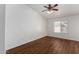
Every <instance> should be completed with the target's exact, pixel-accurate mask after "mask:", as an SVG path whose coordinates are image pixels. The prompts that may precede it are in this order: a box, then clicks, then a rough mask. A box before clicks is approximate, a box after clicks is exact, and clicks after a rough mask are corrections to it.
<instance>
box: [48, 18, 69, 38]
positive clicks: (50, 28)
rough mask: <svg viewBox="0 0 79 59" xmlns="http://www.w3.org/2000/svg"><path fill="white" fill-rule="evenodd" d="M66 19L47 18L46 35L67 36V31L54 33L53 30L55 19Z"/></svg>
mask: <svg viewBox="0 0 79 59" xmlns="http://www.w3.org/2000/svg"><path fill="white" fill-rule="evenodd" d="M67 19H68V18H67V17H63V18H55V19H48V26H47V27H48V28H47V33H48V36H53V37H60V38H68V33H55V32H54V22H55V21H66V20H67ZM67 21H68V20H67Z"/></svg>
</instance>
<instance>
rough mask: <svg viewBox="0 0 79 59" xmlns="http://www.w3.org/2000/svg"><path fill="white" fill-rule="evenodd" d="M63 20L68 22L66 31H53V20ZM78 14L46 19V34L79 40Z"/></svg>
mask: <svg viewBox="0 0 79 59" xmlns="http://www.w3.org/2000/svg"><path fill="white" fill-rule="evenodd" d="M57 20H60V21H62V20H63V21H65V20H67V22H68V33H66V34H65V33H63V34H62V33H60V34H58V33H54V24H53V22H54V21H57ZM78 25H79V15H75V16H69V17H62V18H56V19H48V31H47V33H48V36H54V37H60V38H66V39H71V40H78V41H79V27H78Z"/></svg>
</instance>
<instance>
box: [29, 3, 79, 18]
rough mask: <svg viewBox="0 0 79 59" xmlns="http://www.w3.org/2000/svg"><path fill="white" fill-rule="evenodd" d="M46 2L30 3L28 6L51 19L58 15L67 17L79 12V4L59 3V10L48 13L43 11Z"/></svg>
mask: <svg viewBox="0 0 79 59" xmlns="http://www.w3.org/2000/svg"><path fill="white" fill-rule="evenodd" d="M45 5H46V4H29V5H28V6H29V7H31V8H32V9H34V10H35V11H37V12H38V13H40V14H41V15H42V16H43V17H44V18H46V19H51V18H57V17H65V16H72V15H78V14H79V4H59V6H57V7H56V8H58V9H59V11H56V12H53V13H52V14H47V13H46V12H41V11H42V10H45V9H46V8H44V7H43V6H45Z"/></svg>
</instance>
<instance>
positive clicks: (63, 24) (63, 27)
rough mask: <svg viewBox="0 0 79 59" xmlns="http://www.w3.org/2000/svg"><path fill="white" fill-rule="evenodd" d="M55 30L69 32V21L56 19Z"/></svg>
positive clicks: (56, 31)
mask: <svg viewBox="0 0 79 59" xmlns="http://www.w3.org/2000/svg"><path fill="white" fill-rule="evenodd" d="M54 32H55V33H67V21H55V22H54Z"/></svg>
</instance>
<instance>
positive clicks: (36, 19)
mask: <svg viewBox="0 0 79 59" xmlns="http://www.w3.org/2000/svg"><path fill="white" fill-rule="evenodd" d="M5 32H6V33H5V40H6V41H5V43H6V44H5V47H6V50H7V49H10V48H14V47H16V46H19V45H22V44H24V43H27V42H30V41H33V40H35V39H38V38H41V37H44V36H46V34H47V33H46V20H45V19H44V18H43V17H42V16H40V14H39V13H37V12H36V11H34V10H33V9H31V8H30V7H28V6H27V5H22V4H20V5H19V4H18V5H17V4H15V5H12V4H11V5H10V4H9V5H8V4H7V5H6V29H5Z"/></svg>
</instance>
